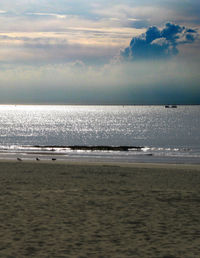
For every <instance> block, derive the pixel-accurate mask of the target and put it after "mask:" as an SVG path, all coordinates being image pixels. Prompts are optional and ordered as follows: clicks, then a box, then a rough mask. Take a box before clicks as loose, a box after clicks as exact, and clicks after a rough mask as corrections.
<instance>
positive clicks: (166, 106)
mask: <svg viewBox="0 0 200 258" xmlns="http://www.w3.org/2000/svg"><path fill="white" fill-rule="evenodd" d="M165 108H177V105H165Z"/></svg>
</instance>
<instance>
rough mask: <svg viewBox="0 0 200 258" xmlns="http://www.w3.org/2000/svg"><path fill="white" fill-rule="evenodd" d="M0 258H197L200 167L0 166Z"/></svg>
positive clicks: (29, 163)
mask: <svg viewBox="0 0 200 258" xmlns="http://www.w3.org/2000/svg"><path fill="white" fill-rule="evenodd" d="M0 182H1V188H0V191H1V194H0V202H1V211H0V220H1V230H0V257H20V258H21V257H82V258H83V257H85V258H86V257H163V258H164V257H165V258H167V257H168V258H169V257H170V258H172V257H188V258H189V257H200V245H199V243H200V217H199V214H200V165H178V164H173V165H170V164H142V163H141V164H134V163H132V164H129V163H117V162H115V163H103V162H99V163H94V162H64V161H63V162H61V161H60V162H59V161H58V160H56V161H51V160H50V161H38V162H37V161H25V162H24V161H22V162H20V161H19V162H17V161H9V160H7V161H6V160H1V161H0Z"/></svg>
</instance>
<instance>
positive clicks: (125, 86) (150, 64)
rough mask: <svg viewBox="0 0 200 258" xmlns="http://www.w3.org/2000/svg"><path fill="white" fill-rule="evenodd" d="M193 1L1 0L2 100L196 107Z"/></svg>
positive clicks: (198, 25) (198, 40)
mask: <svg viewBox="0 0 200 258" xmlns="http://www.w3.org/2000/svg"><path fill="white" fill-rule="evenodd" d="M199 11H200V5H199V3H198V1H197V0H192V1H190V2H181V3H180V1H177V0H175V1H173V2H171V1H170V0H166V1H161V0H155V1H146V0H142V1H139V0H135V1H130V0H125V1H122V0H118V1H109V2H107V1H105V0H102V1H91V0H87V1H83V0H78V1H74V2H71V1H68V0H62V1H58V2H56V3H55V1H53V0H40V1H39V0H35V1H28V0H19V1H18V2H17V3H13V1H11V0H7V1H5V0H2V1H1V3H0V22H1V23H0V24H1V25H0V26H1V30H0V67H1V69H0V104H5V103H13V104H17V103H22V104H29V103H35V104H37V103H44V104H48V103H49V104H50V103H55V104H59V103H60V104H124V105H125V104H165V103H176V104H200V85H199V79H200V75H199V65H200V52H199V47H200V37H199V33H200V18H199Z"/></svg>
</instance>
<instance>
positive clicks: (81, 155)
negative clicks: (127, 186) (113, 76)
mask: <svg viewBox="0 0 200 258" xmlns="http://www.w3.org/2000/svg"><path fill="white" fill-rule="evenodd" d="M52 157H54V158H56V160H66V161H94V162H102V161H104V162H129V163H135V162H139V163H140V162H142V163H174V164H183V163H187V164H200V106H189V105H188V106H181V105H180V106H179V105H178V106H177V108H172V107H169V108H166V107H165V106H101V105H99V106H81V105H80V106H78V105H0V159H17V158H21V159H22V160H35V159H36V158H39V159H40V160H49V159H52Z"/></svg>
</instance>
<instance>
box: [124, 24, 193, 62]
mask: <svg viewBox="0 0 200 258" xmlns="http://www.w3.org/2000/svg"><path fill="white" fill-rule="evenodd" d="M196 37H197V31H196V30H194V29H187V28H185V27H182V26H180V25H176V24H173V23H166V25H165V27H164V28H163V29H161V30H160V29H159V28H157V27H156V26H152V27H150V28H148V29H147V31H146V32H145V33H144V34H142V35H140V36H138V37H134V38H132V40H131V42H130V45H129V47H127V48H125V49H124V50H123V51H121V56H122V57H123V58H124V59H125V60H128V61H133V60H138V59H160V58H169V57H172V56H174V55H177V54H178V53H179V50H178V46H179V45H183V44H188V43H192V42H194V41H195V39H196Z"/></svg>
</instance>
